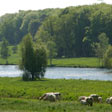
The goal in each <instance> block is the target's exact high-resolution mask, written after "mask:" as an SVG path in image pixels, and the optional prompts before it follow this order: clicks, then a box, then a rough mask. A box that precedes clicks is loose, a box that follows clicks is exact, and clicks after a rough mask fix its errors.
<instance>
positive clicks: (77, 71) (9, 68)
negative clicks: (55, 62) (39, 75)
mask: <svg viewBox="0 0 112 112" xmlns="http://www.w3.org/2000/svg"><path fill="white" fill-rule="evenodd" d="M20 76H22V71H20V70H19V69H18V66H15V65H0V77H20ZM45 78H50V79H89V80H111V81H112V70H111V69H104V68H103V69H100V68H70V67H48V68H47V69H46V73H45Z"/></svg>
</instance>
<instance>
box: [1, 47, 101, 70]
mask: <svg viewBox="0 0 112 112" xmlns="http://www.w3.org/2000/svg"><path fill="white" fill-rule="evenodd" d="M12 47H13V46H10V47H9V51H10V56H9V57H8V59H7V60H8V64H10V65H12V64H16V65H17V64H19V61H20V59H21V56H20V52H19V50H18V51H17V53H13V52H12ZM18 49H19V48H18ZM0 64H1V65H2V64H6V60H5V59H2V58H1V56H0ZM52 64H53V65H54V66H58V67H92V68H93V67H96V68H98V67H100V65H99V60H98V58H95V57H80V58H60V59H53V60H52ZM48 66H50V64H49V60H48Z"/></svg>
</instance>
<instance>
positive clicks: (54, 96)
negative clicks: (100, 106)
mask: <svg viewBox="0 0 112 112" xmlns="http://www.w3.org/2000/svg"><path fill="white" fill-rule="evenodd" d="M60 99H61V93H60V92H50V93H45V94H43V95H42V96H41V97H39V100H44V101H50V102H55V101H58V100H60ZM78 101H79V102H80V103H81V104H82V105H88V106H93V103H102V102H103V101H102V97H101V96H99V95H97V94H91V95H90V96H80V97H79V98H78ZM106 103H107V104H111V105H112V97H109V98H107V99H106Z"/></svg>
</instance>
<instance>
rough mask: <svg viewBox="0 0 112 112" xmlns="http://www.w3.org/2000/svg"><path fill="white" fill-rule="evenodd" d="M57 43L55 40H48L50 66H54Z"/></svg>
mask: <svg viewBox="0 0 112 112" xmlns="http://www.w3.org/2000/svg"><path fill="white" fill-rule="evenodd" d="M55 47H56V44H55V43H54V42H53V41H48V42H47V48H48V52H49V53H48V54H49V59H50V66H52V59H53V57H55V56H56V48H55Z"/></svg>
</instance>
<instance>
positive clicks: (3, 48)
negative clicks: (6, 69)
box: [1, 38, 9, 64]
mask: <svg viewBox="0 0 112 112" xmlns="http://www.w3.org/2000/svg"><path fill="white" fill-rule="evenodd" d="M8 56H9V49H8V41H7V40H6V39H5V38H4V39H3V41H2V44H1V57H2V58H3V59H6V64H8V60H7V58H8Z"/></svg>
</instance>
